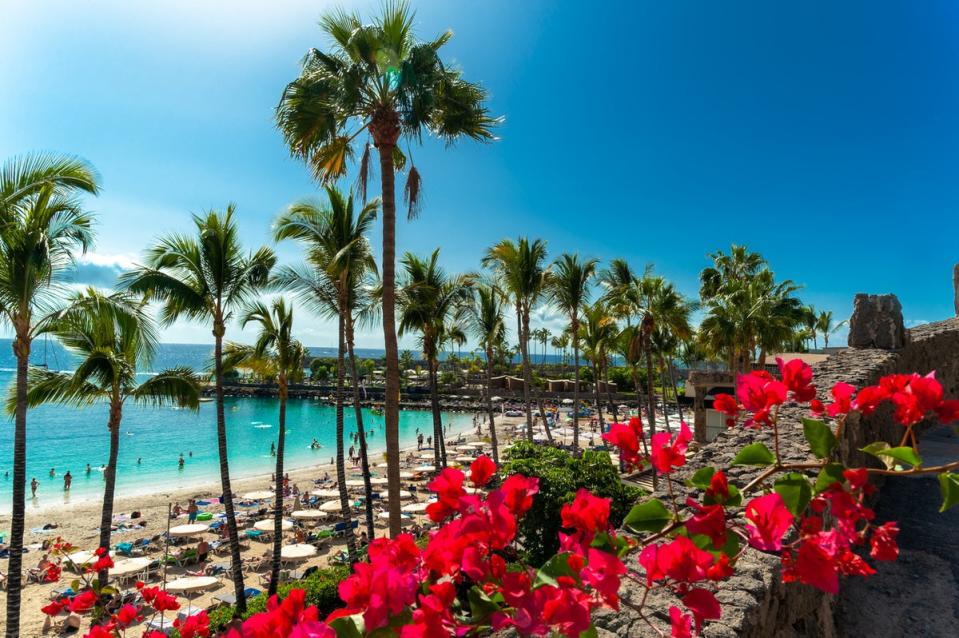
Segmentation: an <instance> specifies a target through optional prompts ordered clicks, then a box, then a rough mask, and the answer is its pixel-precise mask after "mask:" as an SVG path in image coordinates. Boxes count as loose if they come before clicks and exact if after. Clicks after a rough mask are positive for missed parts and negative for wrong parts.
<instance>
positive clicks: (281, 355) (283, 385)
mask: <svg viewBox="0 0 959 638" xmlns="http://www.w3.org/2000/svg"><path fill="white" fill-rule="evenodd" d="M250 323H255V324H257V326H258V328H259V332H258V333H257V337H256V342H255V343H254V344H253V345H252V346H247V345H241V344H236V343H229V344H227V346H226V349H225V355H224V359H225V361H224V366H225V367H228V368H236V367H240V366H243V365H249V364H253V365H254V366H255V367H256V368H257V369H259V370H264V371H266V372H267V373H268V374H269V376H271V377H274V378H275V379H276V387H277V391H276V394H277V398H278V399H279V403H280V406H279V410H280V412H279V421H278V422H279V432H278V433H277V442H276V469H275V472H276V497H275V501H276V502H275V503H274V506H273V563H272V569H271V570H270V586H269V595H270V596H272V595H273V594H275V593H276V588H277V585H279V581H280V551H281V547H282V545H283V534H282V529H283V527H282V526H283V496H284V494H283V475H284V470H283V459H284V452H285V444H286V401H287V398H288V397H289V392H290V386H289V384H290V383H291V382H293V383H296V382H298V381H301V380H302V379H303V361H304V360H305V358H306V356H307V350H306V348H305V347H304V346H303V344H302V343H300V342H299V341H297V340H296V339H294V338H293V308H292V307H291V306H288V305H287V303H286V300H285V299H283V298H282V297H279V298H277V299H275V300H274V301H273V302H272V303H271V304H270V306H269V307H267V306H266V304H264V303H262V302H255V303H253V304H251V305H250V306H249V307H247V308H246V309H245V311H244V313H243V316H242V318H241V319H240V326H241V327H244V328H245V327H246V326H247V325H248V324H250Z"/></svg>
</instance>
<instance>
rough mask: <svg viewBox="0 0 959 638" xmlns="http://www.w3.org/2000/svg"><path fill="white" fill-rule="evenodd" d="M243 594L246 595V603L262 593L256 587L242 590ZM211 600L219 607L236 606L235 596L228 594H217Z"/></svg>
mask: <svg viewBox="0 0 959 638" xmlns="http://www.w3.org/2000/svg"><path fill="white" fill-rule="evenodd" d="M243 593H244V594H245V595H246V600H247V602H249V600H250V599H251V598H253V597H254V596H259V595H260V594H261V593H262V592H261V591H260V590H259V589H257V588H256V587H247V588H246V589H244V590H243ZM213 600H215V601H216V602H217V603H219V604H220V605H235V604H236V596H234V595H233V594H231V593H228V592H223V593H222V594H217V595H216V596H214V597H213Z"/></svg>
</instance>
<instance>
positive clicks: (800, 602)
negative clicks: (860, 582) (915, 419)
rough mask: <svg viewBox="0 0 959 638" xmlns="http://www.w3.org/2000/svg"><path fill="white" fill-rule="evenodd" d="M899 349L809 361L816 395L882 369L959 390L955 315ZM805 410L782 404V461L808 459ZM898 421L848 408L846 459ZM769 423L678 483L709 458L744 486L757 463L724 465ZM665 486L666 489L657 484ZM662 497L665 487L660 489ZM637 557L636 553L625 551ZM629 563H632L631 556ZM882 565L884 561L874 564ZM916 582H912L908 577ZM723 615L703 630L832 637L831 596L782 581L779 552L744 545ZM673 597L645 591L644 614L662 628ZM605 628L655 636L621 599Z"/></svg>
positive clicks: (636, 592)
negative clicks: (930, 376) (932, 375)
mask: <svg viewBox="0 0 959 638" xmlns="http://www.w3.org/2000/svg"><path fill="white" fill-rule="evenodd" d="M909 333H910V334H909V339H908V340H907V344H906V346H905V347H904V348H902V349H900V350H897V351H885V350H877V349H856V348H850V349H848V350H844V351H842V352H840V353H838V354H835V355H833V356H831V357H830V358H829V359H828V360H826V361H824V362H823V363H820V364H817V365H816V366H814V370H815V373H816V383H817V385H818V387H819V388H820V390H821V396H820V398H821V399H823V400H826V399H827V398H828V397H827V396H825V394H824V393H825V392H828V390H829V388H831V387H832V385H833V384H834V383H836V382H838V381H846V382H847V383H851V384H853V385H855V386H857V387H861V386H863V385H869V384H873V383H875V382H876V381H877V380H878V379H879V377H880V376H882V375H885V374H889V373H893V372H920V373H926V372H929V371H930V370H935V371H936V376H937V378H938V379H939V380H940V381H941V382H942V384H943V387H944V390H945V393H946V396H947V397H959V319H949V320H946V321H940V322H937V323H931V324H926V325H923V326H919V327H916V328H914V329H912V330H910V331H909ZM803 414H805V411H804V410H801V409H799V408H798V406H791V407H786V408H784V409H783V410H782V419H781V421H780V423H781V431H780V451H781V453H782V456H783V459H784V460H785V461H786V462H805V461H811V460H813V459H811V458H810V457H808V455H807V454H806V453H805V450H806V443H805V440H804V438H803V434H802V426H801V425H800V422H799V417H800V416H802V415H803ZM901 436H902V427H901V426H900V425H898V424H896V423H895V422H893V420H892V418H891V411H890V410H889V408H888V406H886V407H884V408H882V409H880V410H878V411H877V412H876V413H874V414H873V415H871V416H870V417H868V418H860V417H859V415H851V417H850V418H849V420H848V421H847V426H846V429H845V433H844V436H843V440H842V441H841V448H840V450H841V454H842V456H843V459H844V460H845V461H846V462H847V463H848V464H859V465H862V464H866V463H872V462H874V459H872V458H871V457H867V456H865V455H863V454H862V453H861V452H859V451H858V449H859V448H860V447H862V446H863V445H865V444H867V443H869V442H872V441H876V440H885V441H888V442H889V443H890V444H892V445H898V444H899V439H900V437H901ZM772 439H773V437H772V432H771V431H770V430H762V431H755V430H746V429H744V428H742V427H737V428H734V429H731V430H729V431H727V432H724V433H723V434H721V435H720V436H719V438H717V439H716V440H715V441H713V442H712V443H709V444H707V445H705V446H703V448H702V449H701V450H700V452H699V453H698V454H696V455H695V457H692V458H691V461H690V464H689V465H688V466H687V467H684V468H682V470H680V471H678V472H677V473H676V475H675V480H676V481H677V482H678V484H679V485H682V484H683V482H684V481H685V480H686V479H687V478H688V477H689V476H691V475H692V473H693V472H695V471H696V470H697V469H699V468H701V467H704V466H707V465H710V466H713V467H716V468H723V469H726V470H727V473H728V475H729V477H730V480H731V481H734V482H735V483H736V484H737V485H739V486H742V485H744V484H746V483H747V482H748V481H749V480H750V479H751V478H752V477H753V476H755V475H756V474H757V473H758V470H756V469H755V468H748V467H729V463H730V462H731V461H732V459H733V456H734V455H735V454H736V452H737V451H738V450H739V449H740V448H742V447H743V446H744V445H747V444H749V443H752V442H754V441H762V442H764V443H765V444H766V445H767V446H768V447H769V448H770V449H772V448H773V440H772ZM663 489H665V488H663ZM659 496H660V497H663V496H664V495H663V494H660V495H659ZM630 560H631V561H635V557H631V558H630ZM633 565H635V563H633ZM879 568H880V569H882V566H880V567H879ZM914 584H915V583H914ZM621 593H622V595H623V598H624V599H625V600H632V601H633V602H638V601H639V597H640V596H641V595H642V589H641V588H638V587H633V586H631V585H624V588H623V591H622V592H621ZM717 597H718V598H719V601H720V603H721V604H722V609H723V617H722V619H721V620H720V621H716V622H713V623H710V624H709V625H707V626H706V628H705V629H704V634H705V635H706V636H729V637H732V636H746V637H756V638H759V637H766V636H776V637H784V638H788V637H792V636H795V637H799V636H803V637H810V638H812V637H816V638H820V637H821V638H831V637H833V636H837V635H841V632H839V631H837V627H836V623H835V619H834V610H835V600H834V598H833V597H832V596H829V595H826V594H823V593H821V592H819V591H818V590H815V589H813V588H810V587H807V586H805V585H799V584H789V585H784V584H782V582H781V579H780V571H779V561H778V557H774V556H771V555H768V554H764V553H762V552H758V551H755V550H752V549H749V550H747V551H746V552H745V554H744V555H743V556H742V558H741V559H740V561H739V564H738V566H737V572H736V575H735V576H734V577H733V578H731V579H730V581H729V582H728V583H726V584H725V585H724V586H723V588H722V589H721V590H720V591H719V592H718V594H717ZM674 603H675V599H674V598H673V597H672V596H669V595H665V594H664V595H659V596H656V595H651V596H650V599H649V600H647V605H646V610H647V614H646V615H647V617H648V618H650V619H651V620H652V621H653V622H654V623H656V624H657V625H658V626H659V627H660V628H661V629H664V630H665V631H666V634H667V635H668V633H669V631H668V609H669V605H670V604H674ZM597 626H598V627H599V628H600V630H601V634H603V635H610V634H612V635H618V636H643V635H654V634H655V632H653V631H652V630H651V629H650V628H649V626H648V625H647V624H646V622H645V621H644V620H643V619H641V618H639V617H638V616H637V614H635V612H632V611H631V610H630V609H629V608H628V607H627V606H625V605H624V606H623V607H622V609H621V610H620V611H618V612H611V611H606V612H602V613H600V614H599V615H598V616H597Z"/></svg>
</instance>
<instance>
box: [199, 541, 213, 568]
mask: <svg viewBox="0 0 959 638" xmlns="http://www.w3.org/2000/svg"><path fill="white" fill-rule="evenodd" d="M209 554H210V544H209V543H208V542H206V539H204V540H201V541H200V542H199V543H198V544H197V546H196V560H197V562H198V563H202V562H204V561H206V558H207V556H209Z"/></svg>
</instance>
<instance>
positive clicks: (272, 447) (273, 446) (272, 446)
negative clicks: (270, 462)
mask: <svg viewBox="0 0 959 638" xmlns="http://www.w3.org/2000/svg"><path fill="white" fill-rule="evenodd" d="M270 456H276V443H274V442H273V441H270Z"/></svg>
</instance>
